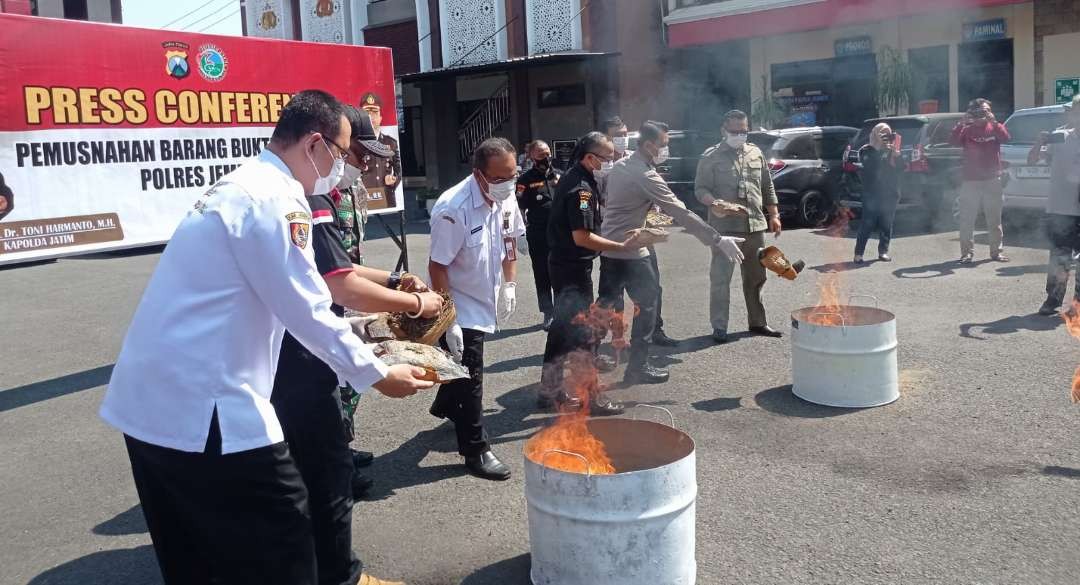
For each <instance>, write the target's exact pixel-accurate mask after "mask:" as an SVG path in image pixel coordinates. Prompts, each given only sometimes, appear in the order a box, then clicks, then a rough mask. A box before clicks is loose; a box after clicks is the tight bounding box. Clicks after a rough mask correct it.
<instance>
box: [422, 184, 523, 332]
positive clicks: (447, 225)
mask: <svg viewBox="0 0 1080 585" xmlns="http://www.w3.org/2000/svg"><path fill="white" fill-rule="evenodd" d="M524 233H525V222H524V220H523V219H522V218H521V211H520V210H518V205H517V200H516V199H515V198H514V197H510V198H509V199H507V200H506V201H501V202H500V201H497V202H495V203H493V204H492V205H490V206H489V205H488V201H487V198H485V197H484V194H483V193H482V192H481V191H480V185H479V184H478V183H477V182H476V178H475V176H473V175H469V177H468V178H467V179H465V180H464V181H462V182H460V183H458V184H457V185H454V186H453V187H451V188H450V189H448V190H447V191H446V192H445V193H443V194H442V195H441V196H439V199H438V200H437V201H436V202H435V206H434V207H433V208H432V210H431V259H432V260H434V261H435V262H437V263H439V264H442V265H443V266H446V267H447V274H448V275H449V277H450V297H451V298H453V299H454V306H455V308H456V309H457V323H458V325H460V326H461V327H462V328H463V329H475V330H477V331H483V332H485V333H492V332H494V331H495V328H496V327H497V325H498V324H497V323H496V308H495V303H496V301H497V299H498V295H499V284H500V283H501V282H502V262H503V259H505V258H506V246H505V244H504V240H503V238H517V237H518V236H521V235H523V234H524Z"/></svg>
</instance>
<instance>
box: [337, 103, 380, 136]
mask: <svg viewBox="0 0 1080 585" xmlns="http://www.w3.org/2000/svg"><path fill="white" fill-rule="evenodd" d="M343 106H344V108H345V119H347V120H348V121H349V126H350V127H351V128H352V138H351V140H376V139H378V137H377V136H375V128H374V127H373V126H372V125H371V118H370V117H369V116H368V113H367V112H365V111H364V110H361V109H360V108H358V107H356V106H354V105H352V104H343Z"/></svg>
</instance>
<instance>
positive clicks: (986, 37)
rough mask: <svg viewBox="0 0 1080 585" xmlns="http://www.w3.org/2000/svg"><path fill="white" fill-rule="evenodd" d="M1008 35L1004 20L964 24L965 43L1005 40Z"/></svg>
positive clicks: (997, 19) (996, 19)
mask: <svg viewBox="0 0 1080 585" xmlns="http://www.w3.org/2000/svg"><path fill="white" fill-rule="evenodd" d="M1007 34H1008V29H1007V28H1006V25H1005V19H1004V18H993V19H990V20H980V21H977V22H967V23H964V37H963V38H964V42H965V43H973V42H976V41H990V40H993V39H1003V38H1005V36H1006V35H1007Z"/></svg>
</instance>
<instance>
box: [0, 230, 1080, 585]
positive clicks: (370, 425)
mask: <svg viewBox="0 0 1080 585" xmlns="http://www.w3.org/2000/svg"><path fill="white" fill-rule="evenodd" d="M1010 239H1011V240H1012V241H1013V244H1014V245H1013V246H1012V247H1011V248H1010V252H1011V253H1012V255H1013V260H1014V261H1013V263H1012V264H1008V265H1000V264H991V263H985V262H981V263H978V264H976V265H974V266H971V267H960V266H958V265H957V264H955V263H953V260H954V259H955V258H956V256H957V243H956V241H955V233H937V234H923V235H908V236H904V237H900V238H898V239H897V240H896V242H895V245H894V250H893V251H894V253H895V257H896V260H897V261H896V262H894V263H893V264H872V265H869V266H867V267H865V268H861V269H858V270H853V271H850V272H847V273H846V274H845V275H844V276H845V278H846V284H847V287H848V289H849V290H850V291H851V292H857V293H870V294H874V295H877V296H878V297H879V298H880V300H881V305H882V306H883V307H885V308H887V309H889V310H891V311H894V312H895V313H896V314H897V316H898V325H899V338H900V341H901V349H900V375H901V379H902V397H901V399H900V400H899V401H898V402H896V403H894V404H892V405H889V406H886V407H882V408H877V409H869V410H859V411H848V410H838V409H829V408H824V407H817V406H813V405H810V404H808V403H804V402H801V401H800V400H798V399H796V398H794V397H793V396H792V395H791V392H790V386H789V384H790V383H791V372H790V367H789V360H790V352H789V341H788V339H786V338H785V339H783V340H771V339H762V338H752V337H744V336H737V337H738V339H737V340H736V341H735V342H734V343H731V344H729V345H727V346H725V347H717V346H713V345H712V344H711V343H709V341H708V339H707V338H706V337H704V335H705V334H706V333H707V332H708V331H707V329H706V326H705V325H704V323H706V316H705V310H704V309H703V307H704V305H705V303H706V294H707V293H706V287H707V279H708V277H707V272H706V270H705V269H704V267H705V266H706V265H707V257H706V254H705V251H704V250H703V249H702V248H700V246H698V245H697V243H696V242H695V241H694V240H692V239H690V238H688V237H687V236H685V235H677V236H676V237H675V238H674V239H673V241H672V242H670V243H669V244H667V245H664V246H661V252H660V254H661V266H662V271H663V275H664V282H665V284H666V286H667V291H666V294H665V301H666V310H665V317H666V318H667V320H668V322H669V326H668V330H669V332H670V333H671V334H673V335H676V336H679V337H683V338H688V341H686V342H685V343H684V344H683V346H682V347H680V348H677V349H676V350H675V351H672V352H664V353H665V354H666V355H664V356H663V357H662V358H660V360H659V361H661V362H663V363H666V364H669V365H670V366H671V368H672V378H671V381H670V382H669V383H668V384H666V385H664V386H659V387H634V388H626V389H621V390H618V391H616V394H617V396H618V398H621V399H624V400H635V401H643V402H651V403H655V404H662V405H665V406H667V407H668V408H670V409H671V410H672V411H673V412H674V414H675V418H676V421H677V424H678V426H679V427H680V428H682V429H685V430H687V431H688V432H689V433H690V434H691V435H692V436H693V437H694V439H695V440H696V442H697V447H698V451H697V458H698V484H699V493H698V523H697V559H698V564H699V570H698V583H702V584H709V585H712V584H719V583H758V584H773V583H797V584H804V583H822V584H826V583H827V584H836V583H852V584H854V583H859V584H865V583H882V584H884V583H979V584H990V583H994V584H999V583H1000V584H1007V583H1008V584H1014V583H1024V584H1034V583H1038V584H1057V583H1061V584H1065V583H1076V575H1077V574H1080V555H1078V554H1077V552H1076V542H1077V541H1078V540H1080V522H1078V521H1080V505H1078V504H1080V440H1078V439H1077V435H1076V433H1077V432H1078V430H1080V424H1078V423H1080V407H1077V406H1073V405H1071V404H1070V403H1069V401H1068V388H1069V380H1070V378H1071V375H1072V372H1073V370H1074V368H1075V367H1076V366H1077V364H1080V341H1076V340H1073V339H1071V338H1069V337H1068V336H1067V335H1066V333H1065V331H1064V328H1063V327H1062V326H1061V323H1060V320H1058V319H1055V318H1043V317H1038V316H1037V315H1033V313H1034V311H1035V309H1036V308H1037V307H1038V305H1039V303H1040V302H1041V301H1042V290H1043V273H1044V268H1043V267H1044V263H1045V260H1046V256H1045V251H1043V250H1042V249H1041V248H1040V246H1041V244H1040V243H1039V239H1038V238H1037V237H1021V238H1016V237H1014V236H1011V237H1010ZM980 241H981V242H982V244H983V247H982V248H981V249H980V252H981V253H982V254H983V255H985V253H986V248H985V239H982V240H980ZM1017 242H1018V243H1017ZM426 243H427V240H426V238H425V237H424V236H423V235H419V236H416V237H413V238H411V239H410V244H411V246H410V247H411V251H412V255H413V258H414V259H417V258H425V257H426ZM780 244H781V245H782V246H783V248H784V249H785V250H786V251H787V252H788V253H789V254H791V255H792V256H796V257H803V258H805V259H806V260H807V263H808V265H809V266H810V267H812V269H810V270H808V272H807V273H806V274H805V276H803V277H801V278H800V279H799V280H797V281H795V282H787V281H780V280H777V279H771V280H770V282H769V284H768V286H767V287H766V305H767V307H768V309H769V313H770V317H771V319H772V324H773V325H774V326H776V327H777V328H779V329H782V330H783V331H784V332H785V333H787V332H788V331H789V328H790V326H789V320H788V318H787V315H788V313H789V312H790V311H791V310H793V309H796V308H799V307H803V306H807V305H812V304H814V303H815V299H816V293H815V286H814V284H815V281H816V280H817V279H818V278H819V277H820V275H821V273H822V272H824V271H827V270H829V269H830V266H828V265H829V264H830V263H832V262H835V261H837V260H842V259H848V258H849V257H850V253H851V252H850V250H851V245H852V241H851V240H849V239H847V240H844V239H836V238H830V237H827V236H825V235H823V234H821V233H817V232H814V231H809V230H804V231H799V232H789V233H786V234H784V236H783V237H782V238H781V240H780ZM370 250H371V253H372V255H373V256H375V257H377V258H381V259H382V260H383V261H382V262H377V264H382V265H387V264H389V263H390V262H391V260H390V250H391V244H390V242H389V241H388V240H380V241H377V242H374V243H372V244H371V245H370ZM156 260H157V255H156V254H153V253H149V254H141V255H128V256H108V255H102V256H95V257H87V258H83V259H68V260H62V261H59V262H55V263H49V264H42V265H37V266H28V267H20V268H15V269H6V270H0V298H2V299H3V320H2V322H3V332H4V337H5V343H4V345H3V349H2V357H0V445H2V448H0V470H2V471H0V478H2V479H0V484H2V485H0V509H2V510H3V511H4V512H3V521H2V522H0V542H2V543H3V544H2V545H0V583H4V584H7V583H13V584H14V583H18V584H22V583H33V584H35V585H41V584H46V583H78V584H79V585H91V584H98V583H101V584H106V583H107V584H124V585H141V584H144V583H159V582H160V577H159V575H158V573H157V569H156V566H155V564H154V560H153V555H152V551H151V549H150V547H149V539H148V536H147V534H146V531H145V527H144V525H143V522H142V518H141V512H140V510H139V508H138V507H137V499H136V496H135V492H134V488H133V485H132V482H131V478H130V473H129V469H128V465H127V461H126V459H125V455H124V451H123V446H122V441H121V438H120V436H119V435H118V434H117V433H115V432H113V431H112V430H110V429H109V428H107V427H106V426H105V425H104V424H103V423H101V422H100V421H99V420H98V418H97V416H96V414H95V413H96V409H97V406H98V404H99V402H100V400H101V396H102V392H103V385H104V384H105V383H106V381H107V380H108V377H109V372H110V366H111V364H112V363H113V361H114V359H115V356H116V355H117V351H118V349H119V347H120V343H121V339H122V336H123V333H124V331H125V328H126V326H127V323H128V320H129V319H130V317H131V314H132V312H133V311H134V307H135V304H136V302H137V301H138V299H139V295H140V293H141V290H142V288H143V286H144V284H145V282H146V279H147V277H148V276H149V274H150V272H151V271H152V270H153V268H154V264H155V262H156ZM415 266H416V264H415V261H414V267H415ZM521 272H522V275H521V282H522V283H525V284H523V285H522V286H520V287H519V290H520V291H521V293H520V295H521V299H520V306H521V308H522V310H521V311H520V313H519V314H518V315H517V317H516V325H515V327H516V328H515V329H512V330H509V331H504V332H503V333H502V334H501V335H500V336H499V337H498V339H497V340H496V341H494V342H493V343H491V344H490V345H489V346H488V364H489V367H488V375H487V387H488V395H487V408H488V415H487V416H488V418H487V424H488V427H489V430H490V433H491V435H492V437H493V438H494V444H495V449H496V450H497V451H498V453H499V454H500V455H502V456H503V457H504V458H505V459H506V460H507V461H508V462H509V463H510V465H511V466H512V467H513V469H514V472H515V476H514V478H513V479H512V480H511V481H510V482H507V483H502V484H494V483H487V482H483V481H480V480H477V479H473V478H471V477H468V476H465V475H463V473H462V468H461V466H460V465H459V460H458V458H457V457H456V456H455V455H454V453H453V451H454V445H453V435H452V432H451V431H450V428H449V427H448V426H447V425H440V424H438V423H437V421H435V420H434V419H432V418H431V417H430V416H429V415H428V414H427V406H428V399H427V398H425V397H424V396H420V397H414V398H412V399H409V400H406V401H392V400H388V399H382V398H379V397H375V396H370V397H367V398H365V400H364V401H363V403H362V408H361V412H362V414H361V421H360V425H361V428H362V429H363V431H362V434H363V440H362V442H361V446H362V447H364V448H367V449H371V450H374V451H375V452H376V453H378V455H379V457H378V459H377V460H376V462H375V464H374V467H373V468H372V473H373V474H374V475H375V476H376V478H377V481H378V484H377V487H376V490H375V493H374V496H373V497H372V498H371V499H370V501H365V502H362V503H360V504H359V505H358V508H357V514H356V517H355V520H354V525H355V528H354V534H355V537H356V541H357V543H358V544H357V547H358V550H359V551H360V552H361V554H362V556H363V558H364V559H365V560H366V561H367V563H368V564H369V565H370V567H371V570H372V572H373V573H375V574H377V575H386V576H393V577H399V578H405V579H407V580H408V582H409V583H410V584H414V585H449V584H458V583H462V584H466V585H492V584H498V585H511V584H514V585H517V584H522V583H527V582H528V576H527V575H528V566H529V557H528V551H529V545H528V532H527V524H526V513H525V501H524V491H523V477H522V461H521V449H522V443H523V441H524V439H525V438H526V437H528V436H529V435H530V434H532V433H533V432H534V431H535V430H536V429H537V428H538V427H539V426H540V425H542V424H543V423H544V422H545V420H546V418H547V417H545V416H537V415H534V414H533V413H532V411H531V406H532V404H533V399H534V388H533V386H532V384H533V383H534V382H536V381H537V379H538V378H539V371H540V367H539V366H540V358H539V353H540V351H541V348H542V344H543V339H544V334H543V332H541V331H540V330H539V328H538V327H537V326H536V325H535V323H536V322H537V321H538V319H539V317H538V314H537V312H536V310H535V304H534V297H533V296H532V294H531V291H532V286H531V284H528V283H530V276H529V272H528V262H527V261H526V262H524V263H523V267H522V271H521ZM733 315H735V317H734V323H733V329H734V330H738V329H741V328H742V327H743V326H744V325H745V317H744V316H743V315H744V311H743V310H742V305H741V302H740V303H739V304H738V306H737V307H735V308H734V310H733ZM650 585H652V584H650Z"/></svg>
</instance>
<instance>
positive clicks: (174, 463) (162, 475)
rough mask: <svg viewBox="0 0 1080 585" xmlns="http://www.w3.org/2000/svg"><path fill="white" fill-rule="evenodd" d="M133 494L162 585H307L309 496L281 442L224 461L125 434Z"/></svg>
mask: <svg viewBox="0 0 1080 585" xmlns="http://www.w3.org/2000/svg"><path fill="white" fill-rule="evenodd" d="M124 441H125V442H126V444H127V451H128V458H129V459H130V460H131V472H132V475H133V476H134V478H135V488H136V489H137V490H138V492H139V502H140V503H141V504H142V510H143V515H144V516H145V517H146V525H147V527H148V528H149V529H150V539H151V540H152V541H153V543H154V552H155V553H156V554H157V560H158V566H160V567H161V574H162V577H163V578H164V580H165V583H166V585H203V584H207V585H209V584H210V583H215V584H216V583H229V584H230V585H232V584H239V585H246V584H251V585H267V584H280V585H313V584H314V583H315V582H316V580H315V579H316V577H315V575H316V568H315V547H314V544H313V542H312V537H311V517H310V515H309V513H308V491H307V488H306V487H305V486H304V482H303V480H302V479H301V477H300V471H299V469H297V466H296V464H295V463H294V461H293V458H292V456H291V455H290V453H289V448H288V447H287V446H286V445H285V443H278V444H276V445H270V446H268V447H261V448H258V449H252V450H250V451H243V452H240V453H230V454H228V455H222V454H221V432H220V430H219V429H218V424H217V417H216V416H215V417H214V419H213V421H212V422H211V427H210V436H209V438H208V440H207V442H206V450H205V451H204V452H202V453H187V452H184V451H176V450H174V449H167V448H165V447H159V446H157V445H151V444H149V443H144V442H142V441H139V440H138V439H135V438H132V437H129V436H125V437H124Z"/></svg>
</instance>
